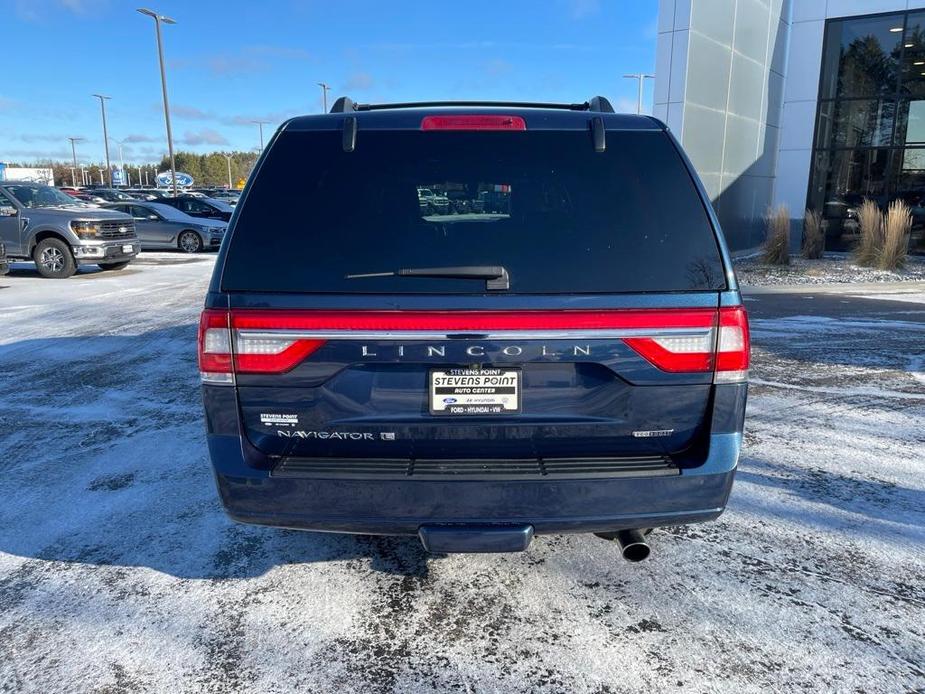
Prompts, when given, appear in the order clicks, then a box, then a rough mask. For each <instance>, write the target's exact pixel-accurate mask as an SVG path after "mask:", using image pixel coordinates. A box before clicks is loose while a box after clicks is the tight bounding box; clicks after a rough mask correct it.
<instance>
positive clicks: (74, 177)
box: [67, 137, 84, 188]
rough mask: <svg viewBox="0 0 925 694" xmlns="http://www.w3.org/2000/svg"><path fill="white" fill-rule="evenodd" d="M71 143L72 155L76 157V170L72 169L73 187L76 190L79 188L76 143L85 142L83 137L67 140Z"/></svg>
mask: <svg viewBox="0 0 925 694" xmlns="http://www.w3.org/2000/svg"><path fill="white" fill-rule="evenodd" d="M67 139H68V140H70V141H71V154H72V155H73V157H74V168H72V169H71V185H72V186H74V187H75V188H76V187H77V146H76V144H75V143H77V142H83V141H84V139H83V138H82V137H69V138H67Z"/></svg>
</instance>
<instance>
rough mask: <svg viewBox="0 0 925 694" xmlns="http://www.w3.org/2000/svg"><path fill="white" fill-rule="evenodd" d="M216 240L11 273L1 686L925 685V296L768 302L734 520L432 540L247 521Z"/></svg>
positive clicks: (770, 297)
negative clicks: (89, 266)
mask: <svg viewBox="0 0 925 694" xmlns="http://www.w3.org/2000/svg"><path fill="white" fill-rule="evenodd" d="M213 261H214V258H213V257H211V256H208V255H199V256H183V255H180V254H170V253H161V254H158V253H153V254H152V253H145V254H144V255H143V256H142V258H141V259H140V261H139V262H137V263H133V264H132V265H131V266H129V268H128V269H126V270H125V271H123V272H120V273H82V274H80V275H78V276H76V277H74V278H72V279H70V280H67V281H52V280H42V279H40V278H38V277H37V275H36V274H35V273H34V271H32V270H31V269H30V266H29V265H26V264H17V265H15V267H14V271H13V273H12V274H11V275H10V276H7V277H0V317H2V325H3V330H2V332H0V499H2V504H0V690H9V691H37V692H48V691H62V690H67V691H107V692H121V691H124V692H144V691H170V692H177V691H200V690H201V691H210V692H224V691H238V690H246V691H261V692H289V691H294V690H296V689H305V690H312V691H332V690H335V689H336V690H339V691H356V690H362V691H447V690H461V691H514V692H532V691H537V690H544V689H545V690H550V691H569V692H630V691H668V690H676V691H730V692H736V693H741V692H750V691H769V690H770V691H775V690H776V691H795V690H806V691H827V690H840V691H847V690H856V691H864V692H897V691H922V690H925V475H923V451H925V426H923V422H925V295H923V292H922V290H921V289H918V290H917V292H918V293H915V291H914V290H912V289H910V290H909V292H908V293H905V294H889V293H884V291H883V290H881V291H879V292H878V293H877V294H876V295H873V296H866V295H857V293H853V292H852V291H851V289H850V288H846V289H845V290H844V291H842V292H839V293H838V294H813V293H810V292H806V293H796V294H794V293H791V294H767V293H761V294H754V295H750V296H749V297H748V303H747V305H748V308H749V310H750V311H751V314H752V328H753V342H754V368H753V379H752V384H753V385H752V389H751V393H750V402H749V408H748V420H747V423H746V430H747V441H746V447H745V451H744V457H743V460H742V461H741V464H740V471H739V474H738V477H737V480H736V484H735V488H734V490H733V494H732V499H731V501H730V506H729V509H728V511H727V512H726V514H725V515H723V516H722V517H721V518H720V520H718V521H716V522H714V523H710V524H705V525H698V526H690V527H678V528H669V529H662V530H658V531H656V532H655V533H654V534H653V535H652V537H651V544H652V548H653V555H652V558H651V559H650V560H649V561H647V562H644V563H642V564H636V565H634V564H627V563H625V562H623V561H622V560H621V559H620V554H619V550H618V548H617V546H616V545H615V544H612V543H607V542H604V541H602V540H599V539H597V538H594V537H590V536H555V537H538V538H536V540H535V541H534V542H533V544H532V546H531V547H530V549H529V550H528V551H527V552H525V553H523V554H515V555H454V556H448V557H440V558H432V557H429V556H427V555H426V554H425V553H424V552H423V550H422V549H421V547H420V544H419V543H418V541H417V540H416V539H414V538H369V537H350V536H338V535H322V534H311V533H299V532H293V531H284V530H275V529H270V528H256V527H246V526H241V525H236V524H234V523H232V522H231V521H229V520H228V519H227V518H226V517H225V516H224V514H223V512H222V511H221V508H220V506H219V502H218V499H217V496H216V493H215V489H214V486H213V482H212V478H211V472H210V468H209V463H208V459H207V453H206V448H205V442H204V433H203V425H202V421H201V420H202V417H201V408H200V403H199V386H198V375H197V370H196V359H195V336H196V321H197V318H198V312H199V310H200V307H201V299H202V296H203V293H204V290H205V286H206V283H207V281H208V277H209V273H210V270H211V267H212V263H213Z"/></svg>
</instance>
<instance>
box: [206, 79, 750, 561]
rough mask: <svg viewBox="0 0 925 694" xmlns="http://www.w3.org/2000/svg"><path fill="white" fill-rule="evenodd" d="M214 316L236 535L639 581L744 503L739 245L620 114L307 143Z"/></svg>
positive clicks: (389, 130)
mask: <svg viewBox="0 0 925 694" xmlns="http://www.w3.org/2000/svg"><path fill="white" fill-rule="evenodd" d="M438 202H439V203H440V204H437V203H438ZM205 306H206V307H205V311H204V312H203V314H202V320H201V325H200V331H199V361H200V369H201V372H202V381H203V399H204V402H205V411H206V422H207V428H208V442H209V451H210V454H211V458H212V462H213V464H214V467H215V474H216V479H217V483H218V489H219V493H220V495H221V499H222V502H223V503H224V505H225V508H226V509H227V511H228V513H229V514H230V515H231V517H232V518H234V519H235V520H238V521H242V522H246V523H258V524H265V525H272V526H281V527H287V528H302V529H306V530H326V531H336V532H349V533H372V534H397V535H418V536H419V537H420V538H421V540H422V542H423V543H424V546H425V548H426V549H428V550H429V551H432V552H453V551H517V550H522V549H524V548H526V546H527V545H528V544H529V542H530V539H531V538H532V536H533V534H534V533H564V532H593V533H596V534H598V535H600V536H601V537H604V538H607V539H615V540H618V541H619V542H620V543H621V545H622V546H623V548H624V554H625V556H627V558H629V559H641V558H644V557H645V556H646V555H647V554H648V551H649V550H648V546H647V545H646V540H645V535H646V534H647V532H648V530H649V529H651V528H653V527H656V526H665V525H677V524H683V523H692V522H699V521H707V520H711V519H714V518H716V517H717V516H719V515H720V513H721V512H722V511H723V508H724V506H725V504H726V500H727V498H728V496H729V491H730V488H731V486H732V480H733V476H734V473H735V469H736V463H737V460H738V455H739V448H740V445H741V442H742V430H743V429H742V427H743V416H744V411H745V399H746V387H747V386H746V380H747V377H748V362H749V337H748V324H747V319H746V315H745V310H744V308H743V306H742V301H741V297H740V295H739V292H738V288H737V285H736V280H735V277H734V275H733V272H732V267H731V264H730V262H729V257H728V253H727V250H726V248H725V245H724V242H723V237H722V234H721V232H720V229H719V226H718V225H717V221H716V218H715V216H714V214H713V211H712V209H711V207H710V202H709V200H708V199H707V196H706V195H705V193H704V191H703V188H702V187H701V185H700V183H699V181H698V179H697V176H696V174H695V173H694V171H693V169H692V168H691V165H690V163H689V162H688V161H687V159H686V157H685V156H684V154H683V152H682V151H681V149H680V147H679V145H678V143H677V142H676V141H675V139H674V138H673V137H672V136H671V134H670V133H669V132H668V131H667V130H666V128H665V126H664V125H663V124H662V123H660V122H659V121H657V120H655V119H652V118H649V117H645V116H632V115H623V114H615V113H613V110H612V109H611V108H610V105H609V103H608V102H607V101H606V99H603V98H601V97H595V98H594V99H592V100H590V101H589V102H586V103H580V104H522V103H513V104H498V103H471V102H465V103H455V104H437V103H422V104H393V105H360V104H354V103H353V102H351V101H350V100H349V99H346V98H342V99H339V100H338V102H337V103H336V105H335V106H334V109H333V110H332V112H331V113H329V114H324V115H318V116H306V117H299V118H294V119H292V120H290V121H288V122H286V123H284V124H283V125H282V126H281V127H280V128H279V130H278V131H277V132H276V134H275V135H274V137H273V139H272V141H271V142H270V144H269V146H268V147H267V148H266V151H265V152H264V154H263V156H262V158H261V159H260V161H259V162H258V164H257V167H256V168H255V170H254V173H253V175H252V176H251V179H250V182H249V183H248V185H247V188H246V189H245V191H244V194H243V196H242V197H241V201H240V203H239V204H238V206H237V210H236V211H235V214H234V217H233V218H232V220H231V224H230V227H229V230H228V233H227V234H226V237H225V240H224V242H223V244H222V247H221V251H220V253H219V257H218V261H217V264H216V267H215V273H214V275H213V277H212V283H211V286H210V288H209V293H208V296H207V297H206V304H205Z"/></svg>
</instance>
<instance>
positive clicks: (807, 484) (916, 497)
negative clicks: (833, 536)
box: [734, 456, 925, 542]
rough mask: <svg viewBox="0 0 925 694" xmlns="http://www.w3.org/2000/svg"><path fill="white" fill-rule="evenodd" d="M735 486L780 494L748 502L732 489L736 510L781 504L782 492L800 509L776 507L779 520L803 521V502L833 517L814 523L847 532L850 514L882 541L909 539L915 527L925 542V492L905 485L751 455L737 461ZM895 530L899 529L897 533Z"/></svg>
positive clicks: (815, 518) (815, 517)
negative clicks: (762, 503)
mask: <svg viewBox="0 0 925 694" xmlns="http://www.w3.org/2000/svg"><path fill="white" fill-rule="evenodd" d="M736 482H737V483H745V484H746V485H752V484H753V485H757V486H758V487H761V488H764V489H772V490H775V491H776V492H778V493H776V494H771V495H768V494H766V493H761V494H759V495H757V497H756V495H749V496H751V497H753V498H752V499H751V500H750V501H748V502H746V501H745V495H744V494H741V492H742V491H743V489H742V488H740V489H739V490H737V491H734V494H735V496H736V499H735V501H734V505H735V506H741V504H742V503H748V504H752V502H754V501H755V500H756V498H761V499H771V498H773V499H776V500H777V501H778V502H779V501H780V499H781V497H780V493H783V494H784V495H785V498H786V497H788V496H790V497H799V500H794V503H793V508H794V509H797V510H793V511H788V510H787V509H786V508H781V507H779V506H775V508H774V515H775V516H776V517H780V516H787V515H790V516H792V519H793V520H794V521H795V522H798V523H805V522H806V520H807V517H806V511H805V508H806V506H805V502H807V501H808V502H811V503H813V504H824V505H826V506H828V507H830V511H831V513H828V514H826V513H822V512H817V513H815V514H813V516H812V518H813V522H814V523H819V524H824V525H830V526H831V527H833V528H839V529H843V528H844V527H845V525H846V524H849V523H850V522H851V520H852V519H851V517H852V516H857V517H860V518H862V519H863V520H864V527H863V528H862V531H861V532H863V533H864V534H869V535H870V536H871V537H875V538H877V539H878V540H883V539H884V538H886V537H889V536H896V537H897V538H903V537H904V538H906V539H908V538H909V536H910V529H911V528H914V529H915V530H914V531H913V532H914V533H915V534H916V535H918V536H919V538H920V540H922V541H923V542H925V510H923V509H925V491H922V490H918V489H910V488H908V487H902V486H899V485H897V484H895V483H893V482H890V481H887V480H881V479H877V478H875V477H873V476H868V477H861V476H860V475H859V476H857V477H855V476H848V475H843V474H839V473H837V472H835V471H833V470H831V469H823V468H815V467H808V466H796V465H788V464H786V463H772V462H769V461H766V460H762V459H758V458H752V457H748V456H746V457H744V458H743V459H742V460H741V461H740V463H739V469H738V471H737V472H736ZM897 527H899V528H901V529H899V530H897Z"/></svg>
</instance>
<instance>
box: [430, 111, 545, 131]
mask: <svg viewBox="0 0 925 694" xmlns="http://www.w3.org/2000/svg"><path fill="white" fill-rule="evenodd" d="M526 129H527V124H526V123H525V122H524V119H523V118H521V117H520V116H495V115H489V116H464V115H459V116H424V119H423V120H422V121H421V130H526Z"/></svg>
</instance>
